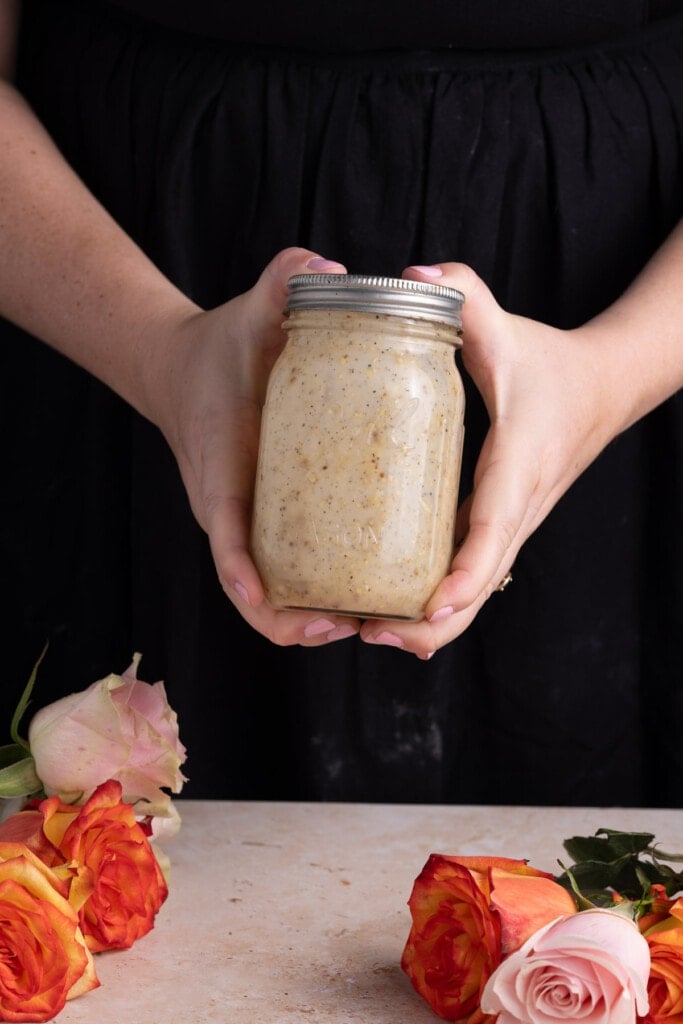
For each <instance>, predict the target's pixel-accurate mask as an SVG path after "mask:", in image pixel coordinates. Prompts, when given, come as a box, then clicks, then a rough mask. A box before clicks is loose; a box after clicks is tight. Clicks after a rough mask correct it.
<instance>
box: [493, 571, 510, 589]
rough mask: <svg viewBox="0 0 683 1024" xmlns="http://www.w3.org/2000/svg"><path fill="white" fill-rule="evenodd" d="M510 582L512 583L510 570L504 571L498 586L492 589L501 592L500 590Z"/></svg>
mask: <svg viewBox="0 0 683 1024" xmlns="http://www.w3.org/2000/svg"><path fill="white" fill-rule="evenodd" d="M510 583H512V573H511V572H506V573H505V575H504V576H503V578H502V580H501V581H500V583H499V584H498V586H497V587H494V588H493V589H494V590H497V591H499V592H501V593H502V591H503V590H505V588H506V587H507V586H508V584H510Z"/></svg>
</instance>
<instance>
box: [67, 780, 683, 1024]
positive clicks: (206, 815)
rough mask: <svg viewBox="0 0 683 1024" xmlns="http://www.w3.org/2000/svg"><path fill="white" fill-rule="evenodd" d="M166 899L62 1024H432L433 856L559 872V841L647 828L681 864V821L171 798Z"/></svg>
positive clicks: (679, 815)
mask: <svg viewBox="0 0 683 1024" xmlns="http://www.w3.org/2000/svg"><path fill="white" fill-rule="evenodd" d="M178 807H179V809H180V812H181V816H182V821H183V824H182V828H181V830H180V833H179V834H178V835H177V836H175V837H174V838H173V839H172V840H170V841H169V842H167V843H166V845H165V850H166V853H167V854H168V856H169V857H170V860H171V876H170V894H169V897H168V899H167V900H166V903H165V904H164V905H163V907H162V908H161V911H160V912H159V914H158V916H157V919H156V925H155V928H154V929H153V931H152V932H150V933H149V934H148V935H146V936H145V937H144V938H142V939H140V940H139V941H138V942H137V943H136V944H135V946H133V948H132V949H129V950H125V951H117V952H109V953H100V954H98V955H97V956H96V958H95V961H96V967H97V973H98V976H99V978H100V981H101V983H102V984H101V987H100V988H98V989H96V990H95V991H94V992H90V993H88V994H87V995H85V996H83V997H81V998H80V999H74V1000H72V1001H70V1002H69V1003H67V1005H66V1007H65V1009H64V1010H63V1011H62V1012H61V1013H60V1014H59V1015H58V1016H57V1017H56V1018H55V1020H56V1021H57V1022H58V1024H81V1022H83V1024H86V1022H87V1024H121V1022H126V1024H213V1022H219V1024H308V1022H310V1024H435V1022H437V1021H438V1020H439V1018H438V1017H436V1016H435V1015H434V1014H433V1013H432V1011H431V1010H430V1009H429V1007H428V1006H427V1005H426V1003H424V1002H423V1001H422V1000H421V999H420V998H419V997H418V996H417V994H416V993H415V992H414V990H413V989H412V987H411V985H410V983H409V981H408V979H407V977H406V975H405V974H404V973H403V972H402V970H401V968H400V958H401V952H402V950H403V946H404V943H405V940H406V938H407V935H408V931H409V928H410V915H409V911H408V907H407V899H408V896H409V895H410V891H411V888H412V884H413V881H414V879H415V877H416V876H417V875H418V874H419V872H420V870H421V869H422V866H423V864H424V863H425V861H426V860H427V857H428V856H429V854H430V853H445V854H460V855H473V854H498V855H502V856H508V857H519V858H526V859H528V860H529V861H530V862H531V863H532V864H533V865H534V866H535V867H538V868H542V869H544V870H546V871H551V872H553V873H559V871H560V867H559V864H558V859H561V858H562V857H563V855H564V851H563V848H562V841H563V839H565V838H567V837H569V836H573V835H590V834H592V833H593V832H595V831H596V829H598V828H603V827H605V828H613V829H621V830H629V829H632V830H634V831H635V830H637V831H650V832H653V833H654V834H655V836H656V839H657V841H658V842H659V843H661V846H662V848H663V849H664V850H669V851H672V852H676V851H678V850H682V851H683V811H680V810H652V809H643V810H638V809H624V808H609V809H606V808H595V807H593V808H587V809H585V808H548V807H544V808H533V807H470V806H448V807H440V806H429V807H427V806H409V805H377V804H331V803H330V804H327V803H268V802H240V801H237V802H229V801H228V802H222V801H216V802H212V801H190V800H182V801H179V803H178Z"/></svg>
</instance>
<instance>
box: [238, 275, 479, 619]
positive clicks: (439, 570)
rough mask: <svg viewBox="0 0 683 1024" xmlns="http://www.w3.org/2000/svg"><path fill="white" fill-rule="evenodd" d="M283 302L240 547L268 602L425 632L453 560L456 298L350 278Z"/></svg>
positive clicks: (433, 289) (445, 291)
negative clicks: (247, 535)
mask: <svg viewBox="0 0 683 1024" xmlns="http://www.w3.org/2000/svg"><path fill="white" fill-rule="evenodd" d="M289 289H290V294H289V299H288V306H287V310H286V320H285V322H284V324H283V327H284V329H285V330H286V331H287V343H286V345H285V347H284V349H283V350H282V352H281V354H280V356H279V358H278V359H277V361H276V363H275V365H274V367H273V370H272V372H271V375H270V378H269V381H268V389H267V394H266V401H265V405H264V409H263V418H262V423H261V436H260V445H259V457H258V467H257V473H256V482H255V493H254V505H253V519H252V533H251V548H252V556H253V558H254V562H255V564H256V566H257V568H258V570H259V573H260V575H261V579H262V581H263V585H264V588H265V592H266V597H267V600H268V602H269V603H270V604H271V605H272V606H273V607H274V608H287V609H311V610H316V611H322V612H333V613H340V614H349V615H354V616H358V617H360V618H383V619H384V618H387V619H410V620H416V619H421V618H423V615H424V609H425V605H426V604H427V602H428V600H429V598H430V596H431V594H432V593H433V591H434V589H435V588H436V586H437V585H438V584H439V583H440V582H441V580H442V579H443V578H444V577H445V576H446V575H447V574H448V572H449V571H450V565H451V560H452V558H453V547H454V531H455V515H456V510H457V501H458V486H459V480H460V464H461V458H462V445H463V436H464V425H463V418H464V408H465V396H464V388H463V384H462V380H461V377H460V374H459V372H458V369H457V366H456V362H455V350H456V348H457V347H458V346H459V345H460V343H461V342H460V333H461V319H460V311H461V309H462V304H463V296H462V294H461V293H460V292H458V291H455V289H452V288H446V287H443V286H440V285H429V284H423V283H420V282H415V281H407V280H403V279H402V278H387V277H367V276H363V275H357V274H349V275H344V274H300V275H298V276H296V277H293V278H291V279H290V281H289Z"/></svg>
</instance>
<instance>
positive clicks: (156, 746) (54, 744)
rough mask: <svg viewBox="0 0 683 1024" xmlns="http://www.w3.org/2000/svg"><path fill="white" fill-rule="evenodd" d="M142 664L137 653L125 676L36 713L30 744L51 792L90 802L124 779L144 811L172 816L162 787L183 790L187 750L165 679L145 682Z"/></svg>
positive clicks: (131, 799) (127, 793)
mask: <svg viewBox="0 0 683 1024" xmlns="http://www.w3.org/2000/svg"><path fill="white" fill-rule="evenodd" d="M139 661H140V655H139V654H136V655H135V656H134V658H133V662H132V664H131V666H130V668H129V669H128V670H127V671H126V672H124V674H123V676H117V675H114V674H111V675H109V676H107V677H106V678H105V679H100V680H98V681H97V682H95V683H92V685H91V686H89V687H88V688H87V689H86V690H83V691H82V692H80V693H73V694H71V695H70V696H68V697H63V698H62V699H61V700H57V701H55V702H54V703H52V704H48V705H47V706H46V707H44V708H41V709H40V710H39V711H38V712H36V714H35V715H34V717H33V719H32V721H31V723H30V726H29V733H28V742H29V746H30V749H31V754H32V756H33V759H34V761H35V768H36V773H37V775H38V777H39V779H40V781H41V782H42V784H43V787H44V789H45V792H46V793H47V794H48V795H58V796H60V797H61V798H62V799H63V800H65V801H66V802H71V803H73V802H76V801H79V802H83V801H85V800H86V799H87V798H88V797H89V796H90V795H91V794H92V793H93V792H94V790H95V789H96V788H97V786H99V785H100V783H102V782H105V781H107V780H108V779H116V780H117V781H119V782H120V783H121V785H122V787H123V796H124V799H125V801H126V802H127V803H131V804H138V813H141V814H158V815H162V816H168V815H170V814H172V811H171V809H170V797H169V795H168V794H167V793H164V792H162V788H167V789H170V790H171V791H172V792H173V793H179V792H180V790H181V789H182V785H183V782H185V781H186V780H185V777H184V776H183V774H182V773H181V771H180V766H181V765H182V764H183V763H184V761H185V757H186V751H185V747H184V746H183V745H182V743H181V742H180V739H179V736H178V719H177V715H176V713H175V711H173V709H172V708H171V707H170V705H169V703H168V700H167V698H166V691H165V689H164V684H163V682H157V683H154V684H150V683H145V682H142V681H141V680H139V679H137V678H136V674H137V667H138V664H139Z"/></svg>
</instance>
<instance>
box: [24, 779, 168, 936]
mask: <svg viewBox="0 0 683 1024" xmlns="http://www.w3.org/2000/svg"><path fill="white" fill-rule="evenodd" d="M39 810H40V811H41V813H42V815H43V826H42V827H43V832H44V834H45V836H46V837H47V839H49V841H50V843H51V844H52V845H53V846H54V847H55V849H56V850H58V851H59V853H60V854H61V856H62V857H63V858H64V861H65V863H66V864H68V865H70V867H71V868H72V871H73V872H74V877H73V878H72V881H71V889H70V892H69V898H70V901H71V903H72V904H73V905H74V906H75V907H76V909H77V910H78V913H79V920H80V923H81V929H82V931H83V934H84V936H85V941H86V943H87V945H88V948H89V949H90V950H91V951H92V952H93V953H96V952H100V951H102V950H105V949H127V948H128V947H129V946H132V945H133V943H134V942H135V941H136V940H137V939H139V938H141V937H142V936H143V935H146V934H147V932H149V931H150V930H151V929H152V928H153V927H154V919H155V917H156V915H157V913H158V911H159V909H160V907H161V905H162V903H163V902H164V900H165V899H166V897H167V896H168V886H167V884H166V880H165V878H164V875H163V872H162V870H161V867H160V865H159V862H158V860H157V858H156V855H155V853H154V849H153V847H152V844H151V843H150V841H149V834H150V832H151V829H150V827H149V826H148V825H146V824H143V823H141V822H138V821H137V820H136V818H135V812H134V809H133V807H132V806H131V805H130V804H126V803H123V802H122V801H121V784H120V783H119V782H116V781H114V780H110V781H108V782H105V783H103V784H102V785H101V786H98V788H97V789H96V790H95V792H94V794H93V795H92V796H91V797H90V799H89V800H88V801H87V802H86V803H85V804H84V806H83V807H73V806H71V805H69V804H64V803H62V802H61V801H60V800H59V797H56V796H53V797H49V798H48V799H46V800H43V801H41V803H40V805H39Z"/></svg>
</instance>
